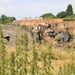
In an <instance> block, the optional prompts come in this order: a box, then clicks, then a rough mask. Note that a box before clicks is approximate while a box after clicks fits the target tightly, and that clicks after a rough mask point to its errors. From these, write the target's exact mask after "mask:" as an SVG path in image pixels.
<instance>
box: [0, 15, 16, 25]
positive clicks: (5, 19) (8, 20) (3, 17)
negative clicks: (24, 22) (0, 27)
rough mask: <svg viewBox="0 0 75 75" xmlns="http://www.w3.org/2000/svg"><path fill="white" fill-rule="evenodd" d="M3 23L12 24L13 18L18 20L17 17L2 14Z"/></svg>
mask: <svg viewBox="0 0 75 75" xmlns="http://www.w3.org/2000/svg"><path fill="white" fill-rule="evenodd" d="M0 20H1V23H2V24H10V23H12V21H13V20H16V18H15V17H7V16H6V15H3V14H2V15H1V19H0Z"/></svg>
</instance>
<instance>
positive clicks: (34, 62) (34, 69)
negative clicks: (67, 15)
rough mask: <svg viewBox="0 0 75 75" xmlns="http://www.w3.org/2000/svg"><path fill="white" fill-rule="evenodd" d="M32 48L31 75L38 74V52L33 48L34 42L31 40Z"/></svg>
mask: <svg viewBox="0 0 75 75" xmlns="http://www.w3.org/2000/svg"><path fill="white" fill-rule="evenodd" d="M32 48H33V50H32V60H31V75H38V66H37V59H38V53H37V50H36V48H35V42H34V41H33V47H32Z"/></svg>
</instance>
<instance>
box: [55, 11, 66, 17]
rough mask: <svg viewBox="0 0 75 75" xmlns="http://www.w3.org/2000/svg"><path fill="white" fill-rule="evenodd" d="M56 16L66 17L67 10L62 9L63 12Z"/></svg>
mask: <svg viewBox="0 0 75 75" xmlns="http://www.w3.org/2000/svg"><path fill="white" fill-rule="evenodd" d="M56 16H57V17H58V18H64V17H66V12H65V11H61V12H60V13H58V14H57V15H56Z"/></svg>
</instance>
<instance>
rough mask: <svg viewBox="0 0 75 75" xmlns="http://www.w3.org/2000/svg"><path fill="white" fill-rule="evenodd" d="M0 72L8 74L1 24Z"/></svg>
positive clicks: (3, 74) (2, 74)
mask: <svg viewBox="0 0 75 75" xmlns="http://www.w3.org/2000/svg"><path fill="white" fill-rule="evenodd" d="M0 74H1V75H5V74H6V49H5V45H4V42H3V34H2V27H1V24H0Z"/></svg>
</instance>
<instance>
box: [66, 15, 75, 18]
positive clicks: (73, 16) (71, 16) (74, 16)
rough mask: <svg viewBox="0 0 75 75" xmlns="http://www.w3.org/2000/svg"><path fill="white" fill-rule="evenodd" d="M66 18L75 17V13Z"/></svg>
mask: <svg viewBox="0 0 75 75" xmlns="http://www.w3.org/2000/svg"><path fill="white" fill-rule="evenodd" d="M66 18H75V14H73V15H70V16H66Z"/></svg>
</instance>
